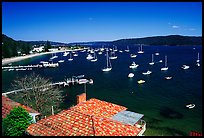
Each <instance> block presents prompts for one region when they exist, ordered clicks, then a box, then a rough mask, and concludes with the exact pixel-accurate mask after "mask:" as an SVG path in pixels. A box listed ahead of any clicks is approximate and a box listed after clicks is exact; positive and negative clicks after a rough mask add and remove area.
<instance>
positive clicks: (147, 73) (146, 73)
mask: <svg viewBox="0 0 204 138" xmlns="http://www.w3.org/2000/svg"><path fill="white" fill-rule="evenodd" d="M151 73H152V71H149V70H148V71H147V72H143V73H142V74H143V75H149V74H151Z"/></svg>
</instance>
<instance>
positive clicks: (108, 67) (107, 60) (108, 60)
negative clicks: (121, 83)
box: [102, 51, 112, 72]
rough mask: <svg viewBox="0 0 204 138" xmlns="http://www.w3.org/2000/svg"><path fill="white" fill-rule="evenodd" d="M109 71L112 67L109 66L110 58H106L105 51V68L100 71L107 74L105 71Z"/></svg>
mask: <svg viewBox="0 0 204 138" xmlns="http://www.w3.org/2000/svg"><path fill="white" fill-rule="evenodd" d="M108 63H109V64H108ZM108 65H109V66H108ZM110 70H112V66H111V62H110V58H109V57H108V51H107V53H106V68H104V69H102V71H105V72H107V71H110Z"/></svg>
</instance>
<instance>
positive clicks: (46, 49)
mask: <svg viewBox="0 0 204 138" xmlns="http://www.w3.org/2000/svg"><path fill="white" fill-rule="evenodd" d="M50 48H52V47H51V44H50V42H49V41H48V40H47V42H46V44H45V51H46V52H47V51H48V49H50Z"/></svg>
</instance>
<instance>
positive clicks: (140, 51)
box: [137, 45, 144, 54]
mask: <svg viewBox="0 0 204 138" xmlns="http://www.w3.org/2000/svg"><path fill="white" fill-rule="evenodd" d="M140 47H141V49H140ZM140 47H138V48H139V50H138V52H137V53H139V54H143V53H144V51H142V45H141V46H140Z"/></svg>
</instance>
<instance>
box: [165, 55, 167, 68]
mask: <svg viewBox="0 0 204 138" xmlns="http://www.w3.org/2000/svg"><path fill="white" fill-rule="evenodd" d="M165 67H167V56H165Z"/></svg>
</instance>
